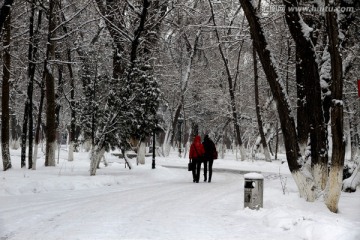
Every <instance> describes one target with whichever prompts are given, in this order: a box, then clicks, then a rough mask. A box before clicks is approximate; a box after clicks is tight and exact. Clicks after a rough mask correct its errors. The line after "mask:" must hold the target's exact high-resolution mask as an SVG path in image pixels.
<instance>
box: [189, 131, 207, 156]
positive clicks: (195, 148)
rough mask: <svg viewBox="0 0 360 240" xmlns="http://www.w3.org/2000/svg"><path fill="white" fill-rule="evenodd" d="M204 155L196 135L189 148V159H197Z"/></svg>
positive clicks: (198, 137) (199, 139) (202, 147)
mask: <svg viewBox="0 0 360 240" xmlns="http://www.w3.org/2000/svg"><path fill="white" fill-rule="evenodd" d="M204 154H205V150H204V146H203V145H202V143H201V138H200V136H199V135H196V136H195V138H194V142H193V143H192V144H191V146H190V152H189V159H194V158H198V157H200V156H202V155H204Z"/></svg>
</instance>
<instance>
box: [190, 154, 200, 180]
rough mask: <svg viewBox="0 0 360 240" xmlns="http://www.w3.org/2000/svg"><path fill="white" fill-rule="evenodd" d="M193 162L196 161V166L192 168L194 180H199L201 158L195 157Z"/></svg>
mask: <svg viewBox="0 0 360 240" xmlns="http://www.w3.org/2000/svg"><path fill="white" fill-rule="evenodd" d="M192 162H193V163H194V167H193V170H192V175H193V181H194V182H199V178H200V168H201V160H200V159H197V158H194V159H193V160H192Z"/></svg>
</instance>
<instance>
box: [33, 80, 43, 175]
mask: <svg viewBox="0 0 360 240" xmlns="http://www.w3.org/2000/svg"><path fill="white" fill-rule="evenodd" d="M44 98H45V82H44V78H43V79H42V81H41V84H40V102H39V112H38V115H37V122H36V128H35V139H34V140H35V144H34V156H33V165H32V169H33V170H36V160H37V153H38V149H39V143H40V131H41V125H42V120H41V114H42V110H43V105H44Z"/></svg>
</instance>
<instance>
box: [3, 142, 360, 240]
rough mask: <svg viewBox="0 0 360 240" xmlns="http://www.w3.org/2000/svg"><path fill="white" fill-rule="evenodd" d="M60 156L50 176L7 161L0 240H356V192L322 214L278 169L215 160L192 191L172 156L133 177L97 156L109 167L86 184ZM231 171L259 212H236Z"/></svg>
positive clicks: (79, 166)
mask: <svg viewBox="0 0 360 240" xmlns="http://www.w3.org/2000/svg"><path fill="white" fill-rule="evenodd" d="M66 154H67V153H66V151H65V150H64V149H63V150H61V152H60V161H59V164H58V165H57V166H56V167H44V166H42V165H43V157H41V158H40V159H39V160H38V169H37V170H36V171H33V170H27V169H20V167H19V165H20V157H19V155H20V152H19V151H12V152H11V155H12V163H13V169H11V170H9V171H6V172H4V171H2V172H1V173H0V239H1V240H22V239H29V240H38V239H40V240H41V239H44V240H45V239H46V240H53V239H54V240H55V239H60V240H62V239H66V240H72V239H80V240H82V239H86V240H88V239H174V240H177V239H184V240H185V239H186V240H187V239H226V240H227V239H243V240H247V239H249V240H256V239H259V240H260V239H279V240H282V239H284V240H285V239H290V240H291V239H307V240H358V239H360V189H358V191H357V192H355V193H351V194H350V193H342V195H341V199H340V203H339V208H340V211H339V213H338V214H334V213H331V212H330V211H329V210H327V208H326V206H325V205H324V203H323V202H322V201H318V202H315V203H308V202H305V201H304V200H303V199H300V198H299V197H298V192H297V188H296V186H295V184H294V181H293V180H292V178H291V176H290V175H289V170H288V167H287V165H286V163H283V164H282V163H281V161H273V162H271V163H267V162H264V161H250V160H249V161H243V162H242V161H235V160H234V159H235V156H234V155H232V154H231V153H228V154H227V155H226V157H225V158H224V159H218V160H216V161H215V163H214V168H215V170H217V169H222V171H217V172H214V173H213V182H212V183H205V182H200V183H193V182H192V176H191V173H190V172H188V171H187V170H186V169H185V167H186V165H187V161H188V160H187V159H183V158H179V157H178V156H177V154H176V153H175V152H174V153H173V154H172V155H171V156H170V157H168V158H160V157H157V158H156V169H151V157H149V158H147V160H146V164H145V165H138V166H137V165H136V164H135V160H131V161H132V162H131V163H132V165H133V169H132V170H129V169H128V168H124V162H123V160H120V159H118V158H116V157H114V156H112V155H110V154H106V159H107V160H108V162H109V165H108V166H107V167H104V166H103V164H101V169H99V170H98V171H97V175H96V176H93V177H90V176H89V155H88V153H85V152H80V153H76V155H75V161H74V162H67V161H66V160H65V158H66ZM165 165H167V166H172V168H170V167H163V166H165ZM173 167H178V168H173ZM179 167H182V168H179ZM226 169H231V170H232V171H226ZM234 170H236V171H240V170H242V171H258V172H262V173H263V175H264V177H265V179H264V208H262V209H260V210H258V211H256V210H250V209H248V208H246V209H244V208H243V206H244V199H243V198H244V187H243V185H244V178H243V175H242V174H239V173H236V171H235V173H234ZM280 176H281V177H282V178H283V179H285V178H286V187H285V194H283V189H282V185H281V183H280V179H279V178H280Z"/></svg>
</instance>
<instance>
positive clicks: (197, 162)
mask: <svg viewBox="0 0 360 240" xmlns="http://www.w3.org/2000/svg"><path fill="white" fill-rule="evenodd" d="M204 153H205V150H204V146H203V145H202V143H201V138H200V136H199V135H196V136H195V137H194V140H193V143H192V144H191V146H190V152H189V161H192V162H193V163H194V167H193V169H192V175H193V182H197V183H198V182H199V178H200V168H201V161H202V159H203V156H204Z"/></svg>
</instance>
